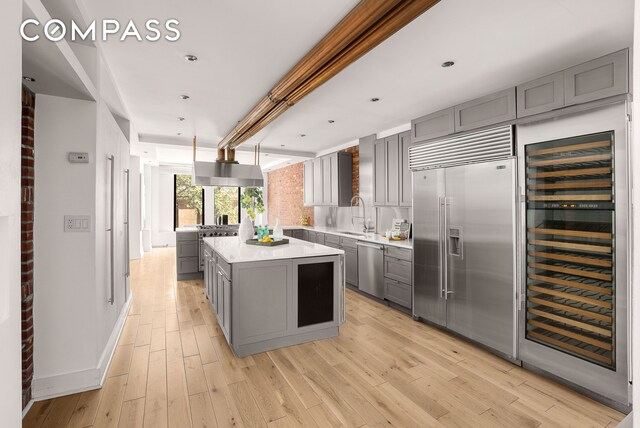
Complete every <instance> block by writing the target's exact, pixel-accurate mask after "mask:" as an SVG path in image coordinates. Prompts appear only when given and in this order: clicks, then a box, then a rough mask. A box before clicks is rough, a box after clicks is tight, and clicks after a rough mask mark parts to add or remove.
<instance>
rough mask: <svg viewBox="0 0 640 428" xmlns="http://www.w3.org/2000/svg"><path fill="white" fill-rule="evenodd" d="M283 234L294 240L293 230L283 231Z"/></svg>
mask: <svg viewBox="0 0 640 428" xmlns="http://www.w3.org/2000/svg"><path fill="white" fill-rule="evenodd" d="M282 234H283V235H284V236H288V237H290V238H293V230H291V229H285V230H283V231H282Z"/></svg>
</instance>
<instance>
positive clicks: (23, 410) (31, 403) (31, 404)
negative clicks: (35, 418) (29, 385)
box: [22, 398, 35, 419]
mask: <svg viewBox="0 0 640 428" xmlns="http://www.w3.org/2000/svg"><path fill="white" fill-rule="evenodd" d="M34 402H35V400H34V399H33V398H32V399H31V400H29V402H28V403H27V406H26V407H25V408H24V409H22V419H24V417H25V416H27V413H29V410H31V406H33V403H34Z"/></svg>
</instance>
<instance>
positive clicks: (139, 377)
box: [23, 249, 623, 428]
mask: <svg viewBox="0 0 640 428" xmlns="http://www.w3.org/2000/svg"><path fill="white" fill-rule="evenodd" d="M174 260H175V253H174V250H173V249H161V250H154V251H153V253H151V254H146V255H145V258H144V260H143V261H137V262H134V263H133V266H132V290H133V303H132V307H131V311H130V314H129V317H128V319H127V323H126V325H125V328H124V331H123V333H122V337H121V338H120V342H119V344H118V348H117V350H116V353H115V356H114V359H113V363H112V365H111V368H110V370H109V374H108V378H107V380H106V383H105V385H104V387H103V388H102V389H100V390H97V391H90V392H84V393H81V394H75V395H71V396H67V397H61V398H57V399H54V400H47V401H41V402H37V403H35V404H34V405H33V407H32V408H31V410H30V411H29V413H28V415H27V416H26V417H25V419H24V422H23V426H25V427H65V426H69V427H87V426H93V427H107V426H108V427H117V426H119V427H141V426H145V427H153V428H157V427H166V426H171V427H180V428H184V427H190V426H194V427H215V426H221V427H222V426H224V427H226V426H236V427H242V426H245V427H254V426H260V427H265V426H268V427H295V426H305V427H307V426H309V427H332V426H335V427H337V426H350V427H351V426H352V427H364V426H368V427H374V426H387V427H388V426H410V427H430V426H445V427H473V428H476V427H487V428H489V427H491V428H493V427H507V428H513V427H540V426H542V427H613V426H615V425H617V423H618V422H619V421H620V420H621V419H622V418H623V415H622V414H620V413H618V412H616V411H614V410H611V409H609V408H607V407H606V406H603V405H601V404H598V403H596V402H594V401H592V400H590V399H588V398H586V397H584V396H582V395H580V394H578V393H576V392H573V391H571V390H569V389H567V388H564V387H562V386H560V385H558V384H556V383H553V382H551V381H548V380H546V379H544V378H542V377H540V376H537V375H535V374H532V373H530V372H527V371H526V370H523V369H521V368H519V367H516V366H514V365H512V364H510V363H508V362H506V361H504V360H502V359H500V358H497V357H495V356H493V355H491V354H489V353H488V352H485V351H483V350H480V349H478V348H476V347H475V346H473V345H470V344H468V343H466V342H464V341H462V340H459V339H457V338H455V337H453V336H451V335H449V334H446V333H444V332H441V331H439V330H437V329H434V328H432V327H429V326H426V325H424V324H420V323H417V322H414V321H412V320H411V318H410V317H408V316H406V315H403V314H400V313H398V312H396V311H394V310H392V309H389V308H387V307H384V306H382V305H380V304H377V303H374V302H372V301H370V300H368V299H366V298H364V297H362V296H360V295H358V294H357V293H354V292H349V293H348V294H347V299H348V305H347V308H348V318H347V323H346V324H345V325H344V326H343V327H342V328H341V329H340V336H339V337H337V338H334V339H329V340H323V341H319V342H313V343H309V344H305V345H300V346H295V347H290V348H285V349H280V350H277V351H274V352H268V353H265V354H258V355H254V356H252V357H248V358H244V359H238V358H236V357H234V355H233V354H232V353H231V351H230V349H229V347H228V346H227V344H226V342H225V340H224V336H223V335H222V333H221V331H220V329H219V327H218V325H217V323H216V320H215V316H214V315H213V313H212V312H211V310H210V308H209V306H208V303H207V300H206V298H205V297H204V293H203V290H202V282H201V281H183V282H178V283H176V280H175V277H176V274H175V262H174ZM36 340H37V336H36Z"/></svg>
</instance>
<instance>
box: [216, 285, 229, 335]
mask: <svg viewBox="0 0 640 428" xmlns="http://www.w3.org/2000/svg"><path fill="white" fill-rule="evenodd" d="M231 303H232V293H231V280H230V279H229V278H227V277H226V275H222V305H223V309H222V311H223V316H222V326H221V328H222V333H224V337H226V338H227V342H228V341H230V340H231ZM218 304H220V302H219V303H218Z"/></svg>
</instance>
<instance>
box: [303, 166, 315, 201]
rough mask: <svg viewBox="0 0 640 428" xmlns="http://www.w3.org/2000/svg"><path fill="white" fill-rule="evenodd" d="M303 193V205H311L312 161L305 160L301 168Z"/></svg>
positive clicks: (312, 188)
mask: <svg viewBox="0 0 640 428" xmlns="http://www.w3.org/2000/svg"><path fill="white" fill-rule="evenodd" d="M303 176H304V178H303V182H304V186H303V193H304V205H305V206H313V204H314V199H313V195H314V193H313V190H314V187H313V161H306V162H305V163H304V168H303Z"/></svg>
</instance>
